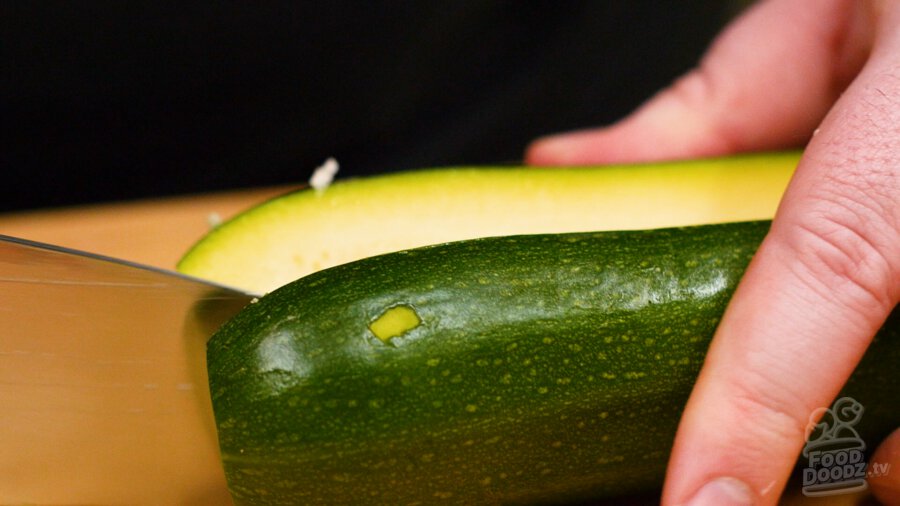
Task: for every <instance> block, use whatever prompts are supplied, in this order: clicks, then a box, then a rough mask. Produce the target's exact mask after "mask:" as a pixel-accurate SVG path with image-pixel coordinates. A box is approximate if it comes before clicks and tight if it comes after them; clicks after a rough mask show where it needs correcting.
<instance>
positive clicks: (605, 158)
mask: <svg viewBox="0 0 900 506" xmlns="http://www.w3.org/2000/svg"><path fill="white" fill-rule="evenodd" d="M865 5H866V3H864V2H854V1H850V2H846V1H840V0H828V1H823V2H819V3H817V4H816V8H815V9H810V8H809V5H808V4H807V2H803V1H800V2H796V1H771V2H764V3H762V4H759V5H757V6H755V7H753V8H751V9H750V10H749V11H748V12H747V13H746V14H745V15H743V16H742V17H740V18H739V19H738V20H737V21H736V22H735V23H733V24H732V25H731V26H730V27H729V28H727V29H726V30H725V31H724V32H723V33H722V34H721V35H720V36H719V37H718V38H717V40H716V41H715V42H714V43H713V45H712V46H711V48H710V49H709V51H708V52H707V54H706V55H705V56H704V58H703V59H702V61H701V63H700V65H699V66H698V67H697V68H696V69H695V70H693V71H691V72H689V73H688V74H687V75H685V76H684V77H682V78H681V79H679V80H678V81H676V82H675V84H674V85H673V86H671V87H670V88H668V89H666V90H663V91H662V92H660V93H659V94H657V95H656V96H655V97H653V98H652V99H651V100H649V101H648V102H647V103H646V104H644V105H643V106H642V107H641V108H639V109H638V110H637V111H636V112H634V113H633V114H632V115H631V116H629V117H627V118H625V119H624V120H622V121H620V122H619V123H617V124H615V125H613V126H611V127H608V128H600V129H595V130H585V131H580V132H574V133H567V134H560V135H554V136H550V137H545V138H542V139H538V140H537V141H535V142H534V143H532V144H531V146H529V147H528V149H527V151H526V155H525V160H526V162H527V163H529V164H533V165H579V164H593V163H626V162H641V161H654V160H661V159H673V158H696V157H704V156H715V155H723V154H728V153H734V152H739V151H754V150H765V149H779V148H786V147H793V146H798V145H801V144H803V143H804V142H805V141H806V140H807V138H808V137H809V135H810V134H811V132H812V131H813V129H814V128H815V127H816V125H817V124H818V123H819V121H820V120H821V119H822V117H823V116H824V115H825V113H826V112H827V110H828V108H829V107H830V105H831V104H832V103H833V102H834V100H835V99H836V98H837V96H838V95H839V94H840V92H841V90H842V89H843V88H844V87H845V86H846V85H847V84H848V83H849V80H850V79H851V78H852V76H853V75H855V74H856V72H857V71H858V70H859V68H860V67H861V65H862V63H863V62H864V60H865V57H866V54H867V52H868V49H869V45H870V40H869V39H870V36H869V34H868V32H867V30H866V29H865V28H866V26H867V24H868V18H869V13H868V11H867V10H865Z"/></svg>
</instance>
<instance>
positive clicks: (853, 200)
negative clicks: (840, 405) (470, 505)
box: [664, 3, 900, 504]
mask: <svg viewBox="0 0 900 506" xmlns="http://www.w3.org/2000/svg"><path fill="white" fill-rule="evenodd" d="M885 5H890V8H886V9H885V12H884V13H883V16H882V18H881V19H880V20H879V27H878V39H877V41H876V44H875V47H874V49H873V52H872V55H871V57H870V59H869V61H868V63H867V64H866V66H865V68H864V69H863V70H862V72H861V73H860V75H859V76H858V77H857V79H856V80H854V82H853V84H852V85H851V86H850V87H849V88H848V89H847V92H846V93H845V94H844V95H843V96H842V97H841V99H840V100H839V101H838V102H837V103H836V104H835V106H834V108H833V109H832V110H831V112H830V113H829V115H828V117H827V118H826V119H825V121H824V123H823V124H822V126H821V127H820V133H819V134H818V135H816V136H815V137H814V138H813V140H812V141H811V142H810V144H809V146H808V147H807V149H806V153H805V154H804V157H803V159H802V160H801V162H800V165H799V167H798V169H797V173H796V175H795V177H794V179H793V180H792V181H791V183H790V185H789V187H788V191H787V193H786V195H785V197H784V200H783V201H782V204H781V206H780V208H779V211H778V213H777V215H776V219H775V220H774V222H773V225H772V229H771V232H770V233H769V235H768V236H767V238H766V240H765V241H764V242H763V244H762V246H761V247H760V249H759V251H758V252H757V254H756V256H755V257H754V259H753V261H752V262H751V265H750V267H749V269H748V271H747V273H746V275H745V276H744V278H743V280H742V281H741V284H740V286H739V287H738V290H737V292H736V294H735V296H734V298H733V299H732V301H731V303H730V304H729V307H728V309H727V311H726V313H725V315H724V317H723V320H722V323H721V325H720V326H719V329H718V331H717V333H716V336H715V338H714V340H713V343H712V346H711V347H710V351H709V354H708V356H707V360H706V363H705V365H704V367H703V370H702V372H701V375H700V377H699V379H698V382H697V385H696V386H695V388H694V391H693V393H692V394H691V398H690V400H689V402H688V405H687V407H686V409H685V413H684V416H683V417H682V421H681V424H680V426H679V430H678V435H677V437H676V441H675V447H674V449H673V452H672V456H671V460H670V462H669V468H668V472H667V473H668V474H667V482H666V486H665V492H664V501H665V503H666V504H682V503H685V502H686V501H688V500H689V499H690V498H692V497H693V498H695V499H702V498H706V499H710V498H713V499H711V500H712V501H713V502H706V503H704V502H699V503H695V504H729V503H728V502H723V501H724V498H730V499H733V500H735V501H737V500H743V501H745V502H743V504H775V502H776V501H777V498H778V496H779V495H780V492H781V490H782V489H783V487H784V484H785V480H786V478H787V476H788V474H789V472H790V470H791V468H792V467H793V465H794V463H795V461H796V458H797V456H798V454H799V452H800V449H801V447H802V446H803V443H804V436H805V434H804V428H805V426H806V423H807V421H808V417H809V415H810V413H812V412H813V411H814V410H816V409H817V408H820V407H827V406H829V405H830V404H831V401H832V400H833V398H834V397H835V395H836V394H837V393H838V391H839V389H840V388H841V386H842V385H843V383H844V382H845V381H846V379H847V377H848V376H849V375H850V373H851V372H852V370H853V368H854V367H855V365H856V363H857V362H858V361H859V359H860V357H861V356H862V354H863V353H864V351H865V349H866V347H867V346H868V344H869V343H870V341H871V339H872V336H873V335H874V333H875V332H876V331H877V329H878V328H879V327H880V326H881V325H882V323H883V322H884V320H885V319H886V318H887V316H888V314H889V313H890V311H891V310H892V308H893V307H894V306H896V304H897V302H898V300H900V199H898V196H900V67H898V65H897V63H896V62H897V55H900V4H897V3H886V4H885ZM888 10H890V11H891V12H890V13H888V12H887V11H888ZM704 485H708V487H704ZM732 504H742V503H741V502H732Z"/></svg>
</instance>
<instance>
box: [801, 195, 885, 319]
mask: <svg viewBox="0 0 900 506" xmlns="http://www.w3.org/2000/svg"><path fill="white" fill-rule="evenodd" d="M825 186H826V188H825V189H824V190H820V193H821V194H822V196H820V197H819V198H818V199H817V202H816V205H814V206H813V209H812V211H811V212H808V213H806V214H804V215H803V216H801V217H800V218H799V219H797V220H795V221H794V222H793V223H792V226H789V228H788V230H787V233H786V234H785V236H784V237H786V243H787V245H788V249H789V253H790V254H791V255H792V257H793V258H794V259H796V260H797V261H798V266H799V268H798V269H797V270H795V272H794V274H795V275H797V277H798V278H799V279H800V281H802V282H804V283H805V284H806V285H807V286H808V287H809V288H811V289H813V290H814V291H815V292H816V293H817V294H818V295H819V296H821V297H823V298H824V299H825V300H830V301H833V302H837V303H839V304H840V305H841V306H849V307H848V309H852V310H854V311H856V312H858V313H860V314H870V313H871V312H872V311H873V310H874V311H879V312H886V311H889V310H890V309H891V308H893V306H894V305H896V303H897V299H898V296H900V231H898V229H900V226H898V224H897V223H894V221H895V220H894V219H893V215H894V212H893V211H894V210H892V209H888V208H886V206H887V205H892V204H885V202H889V201H891V200H895V199H894V198H889V199H885V198H883V197H884V196H883V195H878V193H879V192H882V191H884V187H883V186H881V185H877V184H875V183H873V182H872V180H871V179H870V178H848V179H846V180H841V181H832V184H828V185H825Z"/></svg>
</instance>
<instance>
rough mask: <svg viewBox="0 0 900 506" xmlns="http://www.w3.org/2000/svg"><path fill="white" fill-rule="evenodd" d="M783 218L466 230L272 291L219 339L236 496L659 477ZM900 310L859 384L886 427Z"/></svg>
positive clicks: (219, 408)
mask: <svg viewBox="0 0 900 506" xmlns="http://www.w3.org/2000/svg"><path fill="white" fill-rule="evenodd" d="M768 226H769V223H768V222H744V223H732V224H724V225H708V226H699V227H687V228H676V229H660V230H648V231H629V232H601V233H575V234H552V235H530V236H512V237H496V238H486V239H477V240H472V241H461V242H455V243H448V244H443V245H437V246H431V247H425V248H419V249H414V250H409V251H404V252H398V253H392V254H387V255H382V256H378V257H372V258H368V259H364V260H360V261H357V262H353V263H350V264H345V265H342V266H338V267H334V268H331V269H327V270H324V271H320V272H318V273H314V274H312V275H309V276H306V277H304V278H301V279H299V280H297V281H295V282H293V283H291V284H289V285H286V286H284V287H282V288H280V289H278V290H276V291H275V292H272V293H271V294H269V295H267V296H266V297H263V298H261V299H260V300H259V301H258V302H257V303H255V304H252V305H250V306H249V307H248V308H246V309H245V310H244V311H242V312H241V313H240V314H239V315H238V316H236V317H235V318H233V319H232V320H230V321H229V322H228V323H227V324H226V325H225V326H223V327H222V328H221V329H220V330H219V332H217V333H216V334H215V335H214V336H213V338H212V339H211V340H210V342H209V345H208V353H207V358H208V367H209V378H210V388H211V394H212V401H213V407H214V411H215V417H216V423H217V428H218V435H219V442H220V448H221V451H222V458H223V463H224V466H225V471H226V476H227V478H228V482H229V488H230V490H231V492H232V494H233V496H234V498H235V500H236V502H237V503H238V504H253V505H256V504H266V505H269V504H271V505H280V504H285V505H287V504H423V505H424V504H432V503H446V504H485V503H486V504H494V503H502V504H510V503H512V504H517V503H535V502H541V503H546V502H566V501H580V500H586V499H590V498H597V497H608V496H616V495H622V494H628V493H633V492H639V491H646V490H653V489H654V488H656V487H658V486H659V485H660V484H661V483H662V479H663V475H664V470H665V465H666V461H667V458H668V454H669V451H670V449H671V445H672V441H673V437H674V434H675V431H676V428H677V424H678V421H679V417H680V413H681V410H682V407H683V405H684V403H685V401H686V400H687V397H688V395H689V393H690V390H691V388H692V386H693V383H694V380H695V378H696V376H697V374H698V372H699V370H700V367H701V365H702V362H703V359H704V356H705V353H706V349H707V346H708V344H709V341H710V339H711V337H712V335H713V332H714V330H715V327H716V325H717V323H718V320H719V317H720V315H721V314H722V312H723V311H724V309H725V306H726V304H727V302H728V300H729V298H730V297H731V294H732V293H733V291H734V289H735V287H736V285H737V282H738V280H739V279H740V277H741V275H742V274H743V272H744V270H745V268H746V266H747V264H748V263H749V260H750V258H751V257H752V255H753V253H754V252H755V250H756V248H757V247H758V245H759V244H760V242H761V241H762V239H763V237H764V235H765V233H766V232H767V230H768ZM397 305H403V306H406V307H409V308H412V309H413V310H414V311H415V313H416V314H417V315H418V318H419V320H420V322H419V324H418V326H416V327H415V328H413V329H412V330H409V331H407V332H406V333H405V334H402V335H400V336H399V337H394V338H392V339H390V340H388V341H387V342H385V341H383V340H382V339H379V338H378V337H376V336H375V335H374V334H373V333H372V331H371V330H370V329H369V325H370V324H371V323H372V322H373V321H375V320H377V319H378V318H379V316H380V315H382V314H383V313H384V312H385V311H386V310H388V309H390V308H392V307H395V306H397ZM896 313H897V312H896V311H895V314H894V315H892V317H891V319H890V320H889V323H888V325H887V326H886V327H885V328H884V329H882V331H881V333H880V335H879V336H878V338H877V339H876V342H875V344H873V348H877V349H873V350H870V353H868V354H867V356H866V359H865V360H864V363H863V364H862V365H861V366H860V370H859V371H857V375H856V376H857V377H856V378H855V379H854V380H852V381H851V382H850V384H848V387H847V391H845V394H846V395H852V396H854V398H856V399H857V400H858V401H859V402H861V403H862V404H863V405H864V406H865V408H866V415H865V416H864V417H863V422H862V424H861V425H860V426H859V427H860V434H861V435H863V437H867V439H868V438H875V437H880V436H881V435H885V434H887V432H888V431H889V430H890V429H892V428H894V427H895V426H896V424H897V423H898V419H900V415H898V406H897V402H896V399H898V398H900V388H898V386H897V385H896V382H895V381H892V378H891V377H889V376H892V375H893V374H895V373H894V369H895V368H896V365H897V363H900V336H898V328H900V325H898V318H897V314H896ZM863 431H867V432H863ZM875 441H877V440H876V439H872V443H873V444H874V442H875Z"/></svg>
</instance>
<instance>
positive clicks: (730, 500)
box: [686, 477, 753, 506]
mask: <svg viewBox="0 0 900 506" xmlns="http://www.w3.org/2000/svg"><path fill="white" fill-rule="evenodd" d="M713 504H714V505H718V506H751V505H752V504H753V492H751V491H750V487H748V486H747V485H746V484H745V483H744V482H742V481H741V480H738V479H736V478H728V477H725V478H716V479H714V480H712V481H711V482H709V483H707V484H706V485H703V486H702V487H701V488H700V490H698V491H697V493H696V494H694V497H692V498H691V499H690V500H689V501H688V502H687V504H686V506H707V505H713Z"/></svg>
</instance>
